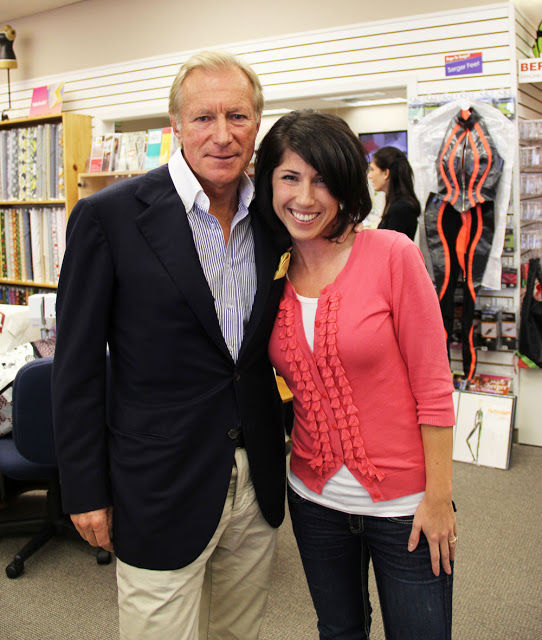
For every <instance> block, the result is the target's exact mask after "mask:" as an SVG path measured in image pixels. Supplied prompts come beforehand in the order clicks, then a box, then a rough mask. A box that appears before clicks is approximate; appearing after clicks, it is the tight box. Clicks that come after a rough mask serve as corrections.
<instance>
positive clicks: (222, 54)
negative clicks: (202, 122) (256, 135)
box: [169, 51, 263, 123]
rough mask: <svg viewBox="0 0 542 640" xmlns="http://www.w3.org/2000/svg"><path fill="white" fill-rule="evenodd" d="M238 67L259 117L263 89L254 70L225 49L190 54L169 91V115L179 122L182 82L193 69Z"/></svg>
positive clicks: (205, 69)
mask: <svg viewBox="0 0 542 640" xmlns="http://www.w3.org/2000/svg"><path fill="white" fill-rule="evenodd" d="M231 68H238V69H240V70H241V71H242V72H243V73H244V74H245V75H246V77H247V78H248V80H249V82H250V84H251V85H252V89H253V97H252V101H253V104H254V111H255V112H256V117H257V118H258V119H259V118H260V117H261V115H262V111H263V90H262V85H261V84H260V80H259V79H258V76H257V75H256V73H255V71H254V70H253V69H252V67H250V66H249V65H248V64H247V63H246V62H244V61H243V60H241V59H240V58H238V57H237V56H234V55H233V54H232V53H229V52H227V51H200V52H199V53H195V54H194V55H193V56H191V57H190V58H189V59H188V60H187V61H186V62H185V63H184V64H183V65H182V66H181V68H180V70H179V73H178V74H177V77H176V78H175V80H174V81H173V84H172V85H171V89H170V92H169V115H170V116H171V117H172V118H173V119H174V120H175V121H176V122H177V123H179V122H180V115H181V108H182V99H183V98H182V83H183V82H184V80H185V78H186V76H187V75H188V74H189V73H191V72H192V71H194V70H195V69H203V70H204V71H221V70H225V69H231Z"/></svg>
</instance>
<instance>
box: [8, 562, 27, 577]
mask: <svg viewBox="0 0 542 640" xmlns="http://www.w3.org/2000/svg"><path fill="white" fill-rule="evenodd" d="M23 571H24V562H23V561H22V560H17V559H15V560H13V562H11V563H10V564H8V566H7V567H6V575H7V577H8V578H11V579H12V580H14V579H15V578H18V577H19V576H20V575H21V573H22V572H23Z"/></svg>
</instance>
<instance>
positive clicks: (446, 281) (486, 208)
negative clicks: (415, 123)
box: [424, 108, 503, 379]
mask: <svg viewBox="0 0 542 640" xmlns="http://www.w3.org/2000/svg"><path fill="white" fill-rule="evenodd" d="M436 164H437V174H438V193H437V194H435V193H431V194H429V198H428V200H427V204H426V208H425V214H424V219H425V229H426V236H427V245H428V249H429V253H430V256H431V261H432V264H433V273H434V277H435V285H436V288H437V293H438V296H439V300H440V307H441V311H442V318H443V320H444V328H445V330H446V337H447V340H448V347H449V346H450V338H451V335H452V328H453V322H454V290H455V285H456V282H457V280H458V278H459V274H460V272H462V273H463V311H462V317H461V333H462V342H463V369H464V372H465V375H466V376H467V377H468V378H469V379H470V378H472V376H473V375H474V371H475V368H476V349H475V346H474V336H473V319H474V307H475V303H476V296H477V293H478V289H479V288H480V285H481V283H482V277H483V275H484V270H485V267H486V264H487V258H488V256H489V252H490V249H491V243H492V241H493V233H494V223H495V221H494V202H493V201H494V200H495V194H496V191H497V185H498V182H499V179H500V176H501V171H502V165H503V160H502V158H501V157H500V156H499V154H498V153H497V149H496V147H495V145H494V143H493V141H492V140H491V136H490V135H489V132H488V131H487V129H486V127H485V125H484V122H483V120H482V119H481V117H480V116H479V115H478V113H477V112H476V111H475V109H473V108H471V109H469V110H461V111H460V112H459V114H458V115H457V116H456V117H455V118H454V119H453V120H452V122H451V123H450V125H449V127H448V129H447V131H446V134H445V136H444V141H443V143H442V145H441V147H440V150H439V153H438V156H437V162H436Z"/></svg>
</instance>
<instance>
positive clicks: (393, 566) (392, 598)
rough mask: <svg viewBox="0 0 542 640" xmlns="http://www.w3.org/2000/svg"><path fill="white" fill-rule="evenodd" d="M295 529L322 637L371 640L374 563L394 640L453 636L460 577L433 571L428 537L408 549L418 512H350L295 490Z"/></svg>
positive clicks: (292, 507)
mask: <svg viewBox="0 0 542 640" xmlns="http://www.w3.org/2000/svg"><path fill="white" fill-rule="evenodd" d="M288 503H289V506H290V514H291V516H292V525H293V529H294V534H295V537H296V540H297V546H298V547H299V553H300V555H301V560H302V562H303V568H304V570H305V575H306V577H307V582H308V585H309V590H310V593H311V596H312V601H313V603H314V607H315V609H316V613H317V615H318V631H319V633H320V640H368V639H369V637H370V636H369V634H370V629H371V612H372V608H371V604H370V601H369V591H368V573H369V560H372V562H373V569H374V573H375V577H376V584H377V587H378V595H379V598H380V609H381V612H382V619H383V622H384V630H385V633H386V638H387V640H451V637H452V585H453V578H452V576H451V575H448V574H446V573H445V572H444V571H443V570H442V568H441V572H440V576H439V577H436V576H435V575H434V574H433V571H432V569H431V559H430V554H429V544H428V542H427V539H426V537H425V536H424V535H423V533H422V534H421V537H420V542H419V544H418V547H417V548H416V550H415V551H412V552H409V551H407V545H408V539H409V536H410V531H411V528H412V520H413V518H414V516H405V517H401V518H377V517H374V516H358V515H349V514H347V513H342V512H341V511H336V510H334V509H328V508H327V507H322V506H321V505H318V504H315V503H314V502H311V501H309V500H305V499H304V498H302V497H301V496H299V495H298V494H297V493H295V492H294V491H293V490H292V489H291V487H288Z"/></svg>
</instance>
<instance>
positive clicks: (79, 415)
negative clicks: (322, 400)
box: [52, 166, 285, 570]
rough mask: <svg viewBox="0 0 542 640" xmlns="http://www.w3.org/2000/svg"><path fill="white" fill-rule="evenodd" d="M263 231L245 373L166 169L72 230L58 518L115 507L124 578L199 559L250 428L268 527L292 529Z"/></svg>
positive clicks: (78, 210)
mask: <svg viewBox="0 0 542 640" xmlns="http://www.w3.org/2000/svg"><path fill="white" fill-rule="evenodd" d="M252 225H253V230H254V240H255V254H256V270H257V279H258V286H257V291H256V295H255V299H254V305H253V309H252V313H251V316H250V320H249V322H248V324H247V326H246V329H245V336H244V340H243V344H242V346H241V350H240V353H239V357H238V360H237V362H234V361H233V359H232V357H231V355H230V353H229V351H228V349H227V347H226V344H225V341H224V338H223V336H222V332H221V330H220V326H219V324H218V320H217V317H216V312H215V308H214V301H213V297H212V295H211V292H210V290H209V287H208V285H207V281H206V279H205V276H204V274H203V271H202V268H201V265H200V261H199V258H198V255H197V252H196V249H195V246H194V242H193V239H192V233H191V230H190V227H189V225H188V221H187V217H186V212H185V210H184V207H183V204H182V201H181V199H180V198H179V196H178V194H177V192H176V191H175V188H174V186H173V182H172V181H171V178H170V176H169V171H168V167H167V166H163V167H160V168H158V169H156V170H153V171H151V172H149V173H147V174H146V175H144V176H140V177H137V178H133V179H130V180H126V181H123V182H121V183H119V184H117V185H114V186H112V187H109V188H107V189H104V190H102V191H99V192H97V193H96V194H94V195H92V196H90V197H89V198H85V199H83V200H81V201H79V202H78V203H77V205H76V206H75V207H74V209H73V212H72V214H71V216H70V218H69V222H68V230H67V247H66V254H65V257H64V261H63V265H62V272H61V276H60V282H59V287H58V296H57V342H56V351H55V360H54V367H53V382H52V389H53V413H54V423H55V438H56V447H57V455H58V461H59V469H60V478H61V485H62V497H63V505H64V509H65V511H66V512H68V513H81V512H86V511H90V510H94V509H99V508H102V507H105V506H107V505H110V504H112V505H113V508H114V512H113V520H114V524H113V536H114V546H115V552H116V554H117V556H118V557H119V558H120V559H121V560H123V561H124V562H126V563H128V564H131V565H134V566H138V567H143V568H147V569H161V570H164V569H176V568H179V567H182V566H185V565H187V564H189V563H190V562H192V561H193V560H194V559H195V558H197V557H198V556H199V554H200V553H201V552H202V551H203V549H204V548H205V546H206V545H207V543H208V542H209V540H210V538H211V537H212V535H213V533H214V531H215V530H216V527H217V524H218V521H219V519H220V515H221V512H222V509H223V505H224V502H225V497H226V493H227V489H228V484H229V479H230V475H231V469H232V464H233V457H234V451H235V444H234V442H233V441H232V440H231V438H230V437H229V436H228V431H229V430H230V429H232V428H237V427H239V426H240V427H241V428H242V431H243V434H244V439H245V446H246V449H247V453H248V459H249V463H250V469H251V474H252V479H253V482H254V487H255V490H256V495H257V498H258V501H259V504H260V507H261V509H262V512H263V514H264V516H265V518H266V519H267V521H268V522H269V523H270V524H271V525H272V526H274V527H277V526H279V525H280V523H281V522H282V520H283V517H284V490H285V452H284V430H283V425H282V419H281V403H280V397H279V395H278V392H277V389H276V384H275V381H274V374H273V370H272V367H271V365H270V363H269V360H268V356H267V343H268V340H269V336H270V333H271V329H272V326H273V323H274V319H275V314H276V311H277V307H278V302H279V299H280V295H281V293H282V287H283V280H274V279H273V276H274V273H275V270H276V268H277V266H278V262H279V257H280V253H281V250H280V248H278V247H277V246H275V243H274V241H273V238H272V234H271V233H270V232H269V231H266V228H264V226H263V225H262V224H261V221H260V220H259V219H258V216H257V215H254V214H252ZM106 345H108V346H109V349H110V354H111V381H110V394H109V400H108V407H107V408H106V392H105V390H106V370H105V353H106Z"/></svg>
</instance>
